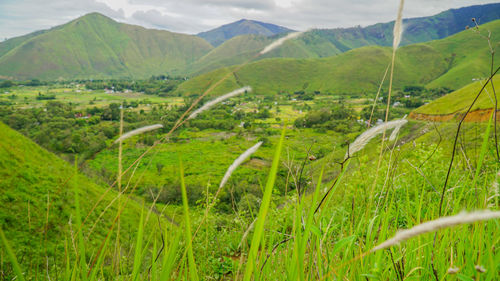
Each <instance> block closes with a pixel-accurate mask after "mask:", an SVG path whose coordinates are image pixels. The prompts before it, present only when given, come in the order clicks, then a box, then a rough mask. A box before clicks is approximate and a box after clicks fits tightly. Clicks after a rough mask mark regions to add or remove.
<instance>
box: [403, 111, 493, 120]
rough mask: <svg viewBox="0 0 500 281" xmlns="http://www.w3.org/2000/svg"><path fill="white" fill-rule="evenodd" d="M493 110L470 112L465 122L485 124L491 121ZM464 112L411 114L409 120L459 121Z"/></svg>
mask: <svg viewBox="0 0 500 281" xmlns="http://www.w3.org/2000/svg"><path fill="white" fill-rule="evenodd" d="M492 112H493V109H492V108H490V109H479V110H474V111H471V112H469V114H467V117H465V122H485V121H488V120H489V119H490V116H491V113H492ZM464 114H465V113H464V112H458V113H452V114H443V115H440V114H436V115H433V114H423V113H415V112H412V113H410V116H409V118H410V119H414V120H422V121H433V122H445V121H450V120H453V119H456V120H459V119H460V118H462V117H463V116H464ZM497 121H500V114H497Z"/></svg>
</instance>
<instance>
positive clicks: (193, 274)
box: [180, 161, 199, 281]
mask: <svg viewBox="0 0 500 281" xmlns="http://www.w3.org/2000/svg"><path fill="white" fill-rule="evenodd" d="M180 173H181V189H182V205H183V209H184V224H185V227H186V232H185V235H186V244H187V251H188V266H189V277H190V279H191V280H194V281H197V280H198V279H199V278H198V272H197V271H196V263H195V262H194V256H193V244H192V241H191V224H190V221H189V206H188V200H187V193H186V184H185V182H184V168H183V166H182V161H181V162H180Z"/></svg>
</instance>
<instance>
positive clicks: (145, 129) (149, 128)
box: [114, 124, 163, 143]
mask: <svg viewBox="0 0 500 281" xmlns="http://www.w3.org/2000/svg"><path fill="white" fill-rule="evenodd" d="M159 128H163V125H162V124H155V125H149V126H144V127H141V128H138V129H135V130H132V131H130V132H126V133H125V134H123V135H122V136H121V137H119V138H118V139H116V140H115V142H114V143H119V142H121V141H124V140H126V139H128V138H130V137H133V136H136V135H140V134H142V133H145V132H149V131H152V130H156V129H159Z"/></svg>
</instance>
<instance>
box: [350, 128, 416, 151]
mask: <svg viewBox="0 0 500 281" xmlns="http://www.w3.org/2000/svg"><path fill="white" fill-rule="evenodd" d="M406 123H408V120H406V119H399V120H394V121H389V122H384V123H382V124H380V125H378V126H375V127H372V128H370V129H368V130H366V131H364V132H363V133H362V134H361V135H359V137H357V138H356V140H354V142H353V143H351V145H350V146H349V152H348V154H347V153H346V155H345V158H347V157H348V156H349V155H353V154H354V153H356V152H358V151H360V150H361V149H363V148H364V147H365V146H366V145H367V144H368V142H369V141H370V140H371V139H373V138H374V137H375V136H377V135H378V134H381V133H383V132H384V131H386V130H390V129H393V128H396V129H398V130H399V128H401V127H403V126H404V125H405V124H406Z"/></svg>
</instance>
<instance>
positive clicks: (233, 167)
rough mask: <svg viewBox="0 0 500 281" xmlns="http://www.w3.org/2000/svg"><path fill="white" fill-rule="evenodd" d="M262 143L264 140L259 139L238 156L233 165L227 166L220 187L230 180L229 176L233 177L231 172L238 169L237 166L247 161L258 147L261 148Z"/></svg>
mask: <svg viewBox="0 0 500 281" xmlns="http://www.w3.org/2000/svg"><path fill="white" fill-rule="evenodd" d="M261 145H262V142H261V141H259V142H258V143H257V144H255V145H254V146H252V147H250V148H249V149H247V151H245V152H243V153H242V154H241V155H240V156H238V158H236V160H234V162H233V164H231V166H229V168H227V171H226V173H225V174H224V177H223V178H222V181H221V182H220V185H219V188H222V187H223V186H224V185H225V184H226V183H227V181H228V180H229V177H231V174H233V172H234V170H236V168H238V166H239V165H241V163H243V161H245V160H246V159H247V158H248V157H250V155H252V154H254V153H255V151H257V149H259V147H260V146H261Z"/></svg>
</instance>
